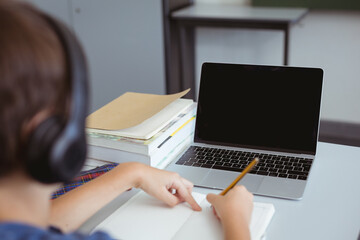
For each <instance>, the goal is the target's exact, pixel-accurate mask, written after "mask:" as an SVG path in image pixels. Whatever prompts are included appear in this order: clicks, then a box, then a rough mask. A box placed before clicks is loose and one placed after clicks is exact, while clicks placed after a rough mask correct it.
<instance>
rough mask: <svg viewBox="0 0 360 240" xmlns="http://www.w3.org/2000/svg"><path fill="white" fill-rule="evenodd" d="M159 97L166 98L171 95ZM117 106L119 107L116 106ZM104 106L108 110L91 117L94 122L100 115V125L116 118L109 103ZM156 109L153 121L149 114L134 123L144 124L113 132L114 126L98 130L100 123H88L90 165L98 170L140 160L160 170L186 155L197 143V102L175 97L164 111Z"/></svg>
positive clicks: (138, 118)
mask: <svg viewBox="0 0 360 240" xmlns="http://www.w3.org/2000/svg"><path fill="white" fill-rule="evenodd" d="M181 94H184V93H180V96H181ZM185 94H186V92H185ZM157 96H159V97H162V98H164V99H165V97H167V96H171V95H166V96H161V95H157ZM141 97H143V96H140V98H141ZM131 99H132V98H131ZM143 100H146V99H143ZM162 100H163V99H161V101H162ZM114 101H115V100H114ZM142 103H143V104H145V105H148V106H149V105H151V107H154V106H153V105H154V103H149V102H148V101H146V102H142ZM142 103H140V104H142ZM122 104H124V103H122ZM137 104H139V102H137ZM156 104H158V103H156ZM110 105H113V106H110V108H111V107H114V104H111V103H110ZM115 106H116V107H119V106H118V105H116V104H115ZM104 107H106V108H108V109H105V110H106V111H104V109H99V110H98V111H97V113H96V112H95V113H96V114H92V115H93V116H92V115H90V117H89V118H92V119H90V120H93V119H94V118H97V117H99V116H100V118H101V119H102V121H99V123H101V124H102V123H104V122H106V120H104V119H106V118H109V116H113V115H112V114H114V113H111V112H113V111H110V110H109V104H108V105H105V106H104ZM136 109H137V110H136V111H139V110H138V109H139V108H138V107H136ZM146 109H147V108H146ZM154 109H155V110H154V112H155V113H154V112H153V113H154V114H153V115H152V116H151V117H149V118H147V117H148V115H149V114H148V115H146V116H145V115H144V116H140V117H139V116H136V118H137V121H134V122H139V121H140V122H141V123H140V124H137V125H135V126H130V127H128V128H125V129H120V130H119V129H118V130H109V129H108V128H107V127H108V126H109V125H110V124H107V125H106V126H105V127H104V126H100V127H101V128H95V127H97V125H96V126H95V127H94V125H93V124H92V123H94V122H96V121H88V127H87V129H86V132H87V136H88V160H87V162H86V165H87V166H88V167H95V166H99V165H103V164H104V163H108V162H116V163H122V162H131V161H136V162H141V163H144V164H147V165H150V166H154V167H157V168H164V167H165V166H166V165H167V164H168V163H169V162H170V161H171V160H172V159H173V158H175V157H176V156H177V155H179V154H180V153H182V152H183V150H184V149H185V148H186V147H187V146H188V145H189V144H190V143H191V141H192V140H193V134H194V132H193V131H194V125H195V115H196V103H194V102H193V101H192V100H190V99H181V98H175V100H171V99H170V103H168V104H167V105H166V106H165V107H163V108H162V109H161V110H160V111H158V108H156V107H155V108H154ZM147 110H148V109H147ZM98 113H100V114H101V115H100V114H98ZM106 114H109V116H107V117H106V116H105V117H104V115H106ZM117 114H119V113H117ZM122 114H125V113H122ZM136 114H138V112H136ZM126 115H127V117H128V115H134V113H131V111H130V112H128V113H127V114H126ZM150 115H151V114H150ZM112 118H113V117H112ZM144 119H145V120H144ZM95 120H96V119H95ZM141 120H143V121H141ZM119 122H121V119H120V120H118V121H117V122H116V124H118V123H119ZM125 122H126V124H125V125H126V126H129V120H128V119H126V121H125ZM101 124H98V125H101ZM130 125H131V124H130Z"/></svg>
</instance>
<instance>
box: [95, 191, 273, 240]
mask: <svg viewBox="0 0 360 240" xmlns="http://www.w3.org/2000/svg"><path fill="white" fill-rule="evenodd" d="M193 196H194V198H195V200H196V201H197V202H198V203H200V206H201V207H202V208H203V210H202V211H201V212H194V211H193V210H192V209H191V208H190V207H189V205H188V204H186V203H183V204H179V205H177V206H175V207H174V208H170V207H168V206H167V205H165V203H162V202H160V201H159V200H157V199H155V198H153V197H151V196H149V195H147V194H146V193H144V192H140V193H138V194H136V195H135V196H134V197H133V198H131V199H130V200H129V201H128V202H126V203H125V204H124V205H122V206H121V207H120V208H119V209H117V210H116V211H115V212H114V213H113V214H112V215H110V216H109V217H108V218H106V219H105V220H104V221H103V222H102V223H100V224H99V225H98V226H97V227H96V228H95V229H94V231H96V230H102V231H105V232H107V233H109V234H110V235H111V236H112V237H113V238H115V239H124V240H132V239H157V240H168V239H207V240H211V239H214V240H218V239H222V238H223V232H222V227H221V223H220V221H219V220H218V219H217V218H216V217H215V216H214V214H213V213H212V209H211V207H210V204H209V203H208V202H207V201H206V198H205V197H206V195H204V194H200V193H193ZM273 214H274V206H273V205H272V204H265V203H254V211H253V214H252V219H251V224H250V232H251V236H252V239H253V240H256V239H260V237H261V236H262V235H263V234H264V232H265V230H266V227H267V225H268V224H269V222H270V220H271V217H272V216H273Z"/></svg>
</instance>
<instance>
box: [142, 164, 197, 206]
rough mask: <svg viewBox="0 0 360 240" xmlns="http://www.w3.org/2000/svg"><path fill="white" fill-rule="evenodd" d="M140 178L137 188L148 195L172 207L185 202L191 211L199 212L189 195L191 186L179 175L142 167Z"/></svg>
mask: <svg viewBox="0 0 360 240" xmlns="http://www.w3.org/2000/svg"><path fill="white" fill-rule="evenodd" d="M140 176H141V177H140V180H139V182H138V186H137V187H139V188H141V189H142V190H144V191H145V192H147V193H148V194H150V195H152V196H154V197H156V198H157V199H160V200H162V201H164V202H165V203H166V204H168V205H169V206H172V207H173V206H175V205H177V204H178V203H181V202H187V203H189V204H190V206H191V207H192V209H193V210H195V211H201V207H200V206H199V205H198V204H197V203H196V201H195V199H194V198H193V197H192V195H191V192H192V188H193V184H192V183H191V182H189V181H188V180H186V179H185V178H182V177H181V176H180V175H179V174H177V173H174V172H168V171H165V170H159V169H156V168H152V167H149V166H145V165H143V167H142V169H141V173H140Z"/></svg>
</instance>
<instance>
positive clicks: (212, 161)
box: [176, 146, 312, 180]
mask: <svg viewBox="0 0 360 240" xmlns="http://www.w3.org/2000/svg"><path fill="white" fill-rule="evenodd" d="M255 157H258V158H259V160H260V161H259V163H258V164H257V165H256V166H255V167H254V168H253V169H252V170H251V172H250V173H252V174H257V175H263V176H271V177H280V178H291V179H299V180H306V179H307V177H308V174H309V171H310V168H311V164H312V159H309V158H298V157H286V156H281V155H272V154H262V153H253V152H245V151H234V150H224V149H217V148H208V147H198V146H191V147H190V148H189V149H188V150H187V151H186V152H185V153H184V154H183V156H182V157H181V158H180V159H179V160H178V161H177V162H176V164H178V165H186V166H193V167H201V168H212V169H220V170H227V171H236V172H242V171H243V170H244V169H245V167H246V166H247V165H248V164H249V163H250V162H251V161H252V160H253V159H254V158H255Z"/></svg>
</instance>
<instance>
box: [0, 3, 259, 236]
mask: <svg viewBox="0 0 360 240" xmlns="http://www.w3.org/2000/svg"><path fill="white" fill-rule="evenodd" d="M67 67H68V65H67V62H66V57H65V54H64V51H63V48H62V45H61V42H60V40H59V37H58V36H57V34H56V33H55V32H54V30H53V29H52V27H51V26H50V25H49V23H48V22H47V21H46V20H45V19H44V16H43V14H42V13H41V12H40V11H39V10H37V9H35V8H34V7H32V6H30V5H28V4H25V3H21V2H17V1H14V0H0V125H1V126H2V127H1V129H0V151H1V157H0V239H1V240H8V239H9V240H10V239H11V240H13V239H14V240H16V239H32V240H37V239H59V240H60V239H61V240H74V239H93V240H95V239H111V238H110V237H109V236H108V235H107V234H105V233H101V232H97V233H94V234H92V235H89V236H87V235H82V234H79V233H76V232H74V231H75V230H76V229H77V228H78V227H79V226H80V225H81V224H83V223H84V222H85V221H86V220H87V219H88V218H89V217H90V216H92V215H93V214H94V213H95V212H96V211H98V210H99V209H100V208H102V207H103V206H105V205H106V204H107V203H109V202H110V201H111V200H113V199H114V198H115V197H116V196H118V195H119V194H121V193H122V192H124V191H126V190H127V189H129V188H133V187H135V188H141V189H142V190H144V191H145V192H147V193H148V194H150V195H152V196H154V197H156V198H158V199H160V200H161V201H164V202H165V203H167V204H168V205H169V206H175V205H176V204H178V203H181V202H184V201H185V202H187V203H188V204H189V205H190V206H191V208H192V209H193V210H195V211H201V208H200V206H199V205H198V204H197V203H196V202H195V200H194V199H193V197H192V196H191V192H192V188H193V185H192V183H191V182H189V181H188V180H186V179H184V178H182V177H181V176H179V175H178V174H176V173H172V172H167V171H164V170H159V169H155V168H152V167H149V166H146V165H143V164H140V163H123V164H120V165H119V166H117V167H116V168H114V169H113V170H111V171H109V172H108V173H106V174H104V175H102V176H100V177H98V178H96V179H94V180H92V181H91V182H89V183H86V184H84V185H83V186H81V187H78V188H76V189H74V190H72V191H70V192H68V193H66V194H64V195H63V196H61V197H59V198H57V199H55V200H52V201H50V200H49V199H50V196H51V193H52V192H54V191H55V190H56V189H57V188H58V187H59V186H60V183H44V182H42V181H38V180H36V179H35V178H33V177H32V175H31V174H30V173H29V171H28V168H27V161H28V158H29V156H27V151H25V149H27V148H28V142H29V138H30V136H31V134H32V132H33V131H34V129H36V127H37V126H39V125H40V124H42V123H43V122H44V121H45V119H48V118H49V117H51V116H53V115H56V116H62V119H64V121H67V120H68V119H69V114H70V110H69V101H72V100H71V97H69V95H70V85H71V83H69V82H68V71H69V70H68V69H67ZM82 131H83V129H82ZM173 189H175V190H176V193H175V194H172V193H171V190H173ZM207 199H208V201H209V202H210V203H211V204H212V205H213V207H214V212H215V211H216V215H217V217H218V218H219V219H220V220H221V222H222V224H223V227H224V230H225V238H226V239H250V233H249V227H248V226H249V221H250V216H251V212H252V195H251V194H250V193H249V192H248V191H247V190H246V189H245V188H244V187H243V186H241V187H235V188H234V189H233V190H231V191H230V192H229V193H228V194H227V195H226V196H225V197H223V196H219V195H215V194H209V195H208V196H207Z"/></svg>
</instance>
